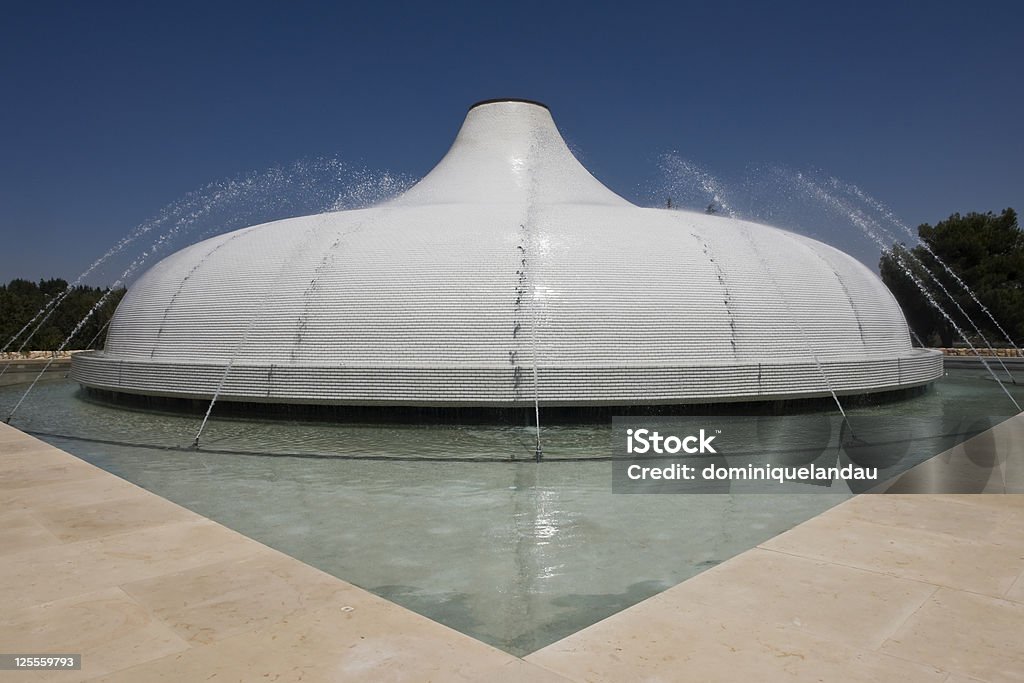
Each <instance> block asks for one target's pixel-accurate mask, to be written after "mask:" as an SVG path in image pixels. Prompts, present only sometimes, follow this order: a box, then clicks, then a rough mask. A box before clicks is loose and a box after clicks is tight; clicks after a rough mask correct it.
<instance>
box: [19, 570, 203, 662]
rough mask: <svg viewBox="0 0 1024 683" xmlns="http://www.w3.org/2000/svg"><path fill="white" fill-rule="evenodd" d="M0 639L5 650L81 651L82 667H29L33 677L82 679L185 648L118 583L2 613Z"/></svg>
mask: <svg viewBox="0 0 1024 683" xmlns="http://www.w3.org/2000/svg"><path fill="white" fill-rule="evenodd" d="M0 643H3V647H4V651H6V652H26V653H28V652H38V653H44V652H46V653H67V654H71V653H77V654H81V655H82V668H81V670H80V671H33V672H32V673H31V680H32V681H33V682H35V681H51V680H52V681H72V680H83V679H87V678H91V677H93V676H98V675H102V674H105V673H108V672H111V671H116V670H118V669H123V668H127V667H130V666H134V665H135V664H139V663H141V662H145V661H148V660H151V659H157V658H160V657H164V656H166V655H169V654H171V653H173V652H180V651H182V650H184V649H186V648H187V647H188V644H187V643H185V641H184V640H182V639H181V638H179V637H178V636H177V635H176V634H175V633H174V632H173V631H171V629H169V628H167V627H166V626H165V625H164V624H162V623H160V622H159V621H157V620H155V619H153V617H152V615H150V614H149V612H148V611H147V610H146V609H145V607H143V606H142V605H140V604H139V603H137V602H135V601H134V600H132V599H131V598H130V597H129V596H128V595H126V594H125V593H124V592H123V591H121V590H119V589H117V588H108V589H105V590H102V591H97V592H94V593H87V594H84V595H76V596H74V597H72V598H67V599H64V600H59V601H56V602H50V603H46V604H42V605H37V606H34V607H29V608H25V609H20V610H15V611H13V612H6V613H4V614H3V615H2V616H0ZM25 680H28V678H27V677H25Z"/></svg>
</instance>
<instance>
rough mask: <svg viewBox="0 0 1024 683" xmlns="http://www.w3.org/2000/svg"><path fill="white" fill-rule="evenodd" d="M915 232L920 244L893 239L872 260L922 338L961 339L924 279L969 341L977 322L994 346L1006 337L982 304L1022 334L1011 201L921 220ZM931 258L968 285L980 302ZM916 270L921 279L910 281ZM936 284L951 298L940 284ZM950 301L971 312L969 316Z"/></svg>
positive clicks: (1023, 311)
mask: <svg viewBox="0 0 1024 683" xmlns="http://www.w3.org/2000/svg"><path fill="white" fill-rule="evenodd" d="M917 234H918V237H920V238H921V242H922V244H919V245H917V246H915V247H913V248H912V249H908V248H907V247H906V245H903V244H896V245H894V246H893V247H892V249H889V250H887V251H884V252H883V253H882V259H881V262H880V263H879V271H880V273H881V275H882V280H883V281H884V282H885V284H886V285H887V286H888V287H889V289H890V290H891V291H892V293H893V295H894V296H895V297H896V300H897V301H899V303H900V306H901V307H902V308H903V312H904V314H905V315H906V316H907V322H908V324H909V325H910V327H911V329H913V330H914V331H915V332H916V333H917V335H918V336H919V337H920V338H921V339H922V340H923V341H924V342H925V343H928V344H941V345H942V346H952V345H953V344H954V342H959V341H961V340H960V339H959V335H957V333H956V331H955V330H954V328H953V326H952V325H951V324H950V323H949V321H947V320H946V319H945V317H944V316H943V315H942V314H941V313H939V312H938V311H937V310H936V309H935V307H934V306H933V305H932V304H931V303H930V302H929V301H928V297H927V296H926V295H925V294H924V293H922V292H921V286H923V287H924V288H925V289H926V290H927V291H928V293H930V294H931V297H932V298H934V300H935V301H936V302H937V303H938V304H939V305H940V306H942V308H943V310H945V312H946V313H947V314H948V315H949V317H950V318H952V319H953V321H955V323H956V325H957V326H959V327H960V328H961V329H962V330H963V331H964V332H965V333H966V334H967V335H968V337H970V338H971V341H972V343H975V344H978V343H981V340H980V339H978V338H977V334H976V333H975V332H974V326H975V325H976V326H977V327H978V328H979V329H980V330H981V331H982V333H983V334H984V335H985V336H986V337H987V338H988V340H989V341H990V343H992V345H993V346H1005V345H1006V338H1005V337H1004V336H1003V334H1002V333H1001V332H1000V331H999V330H998V329H997V328H996V325H995V324H994V323H993V322H992V320H991V318H989V316H988V315H986V314H985V312H984V310H982V307H981V305H983V306H984V307H985V308H987V309H988V310H989V312H990V313H991V314H992V317H994V318H995V319H996V321H998V323H999V325H1000V326H1001V327H1002V328H1003V330H1005V332H1006V334H1008V335H1009V336H1010V337H1011V338H1012V339H1013V341H1014V343H1016V344H1017V345H1018V346H1019V345H1021V343H1022V342H1024V232H1022V231H1021V229H1020V226H1019V225H1018V224H1017V213H1016V212H1015V211H1014V210H1013V209H1005V210H1004V211H1003V212H1002V213H999V214H994V213H992V212H988V213H969V214H966V215H964V216H961V215H960V214H958V213H956V214H953V215H952V216H950V217H949V218H948V219H946V220H944V221H940V222H939V223H936V224H935V225H934V226H931V225H928V224H927V223H925V224H923V225H921V226H920V227H918V229H917ZM938 259H941V260H942V262H943V263H944V264H945V266H948V267H949V269H950V270H952V271H953V272H954V273H956V274H957V275H958V276H959V278H960V279H961V280H962V281H963V283H964V284H965V285H967V286H968V287H970V289H971V290H972V291H973V292H974V294H975V296H976V297H977V299H978V301H980V302H981V305H979V304H978V303H976V302H975V301H974V299H973V298H972V297H971V295H970V294H969V293H968V292H967V291H966V290H965V289H964V287H963V286H962V285H961V284H960V283H958V282H957V280H956V278H955V277H953V276H952V275H951V274H950V273H949V272H948V271H947V270H946V268H945V267H944V266H943V263H939V261H938ZM911 274H912V275H911ZM915 278H916V279H917V281H918V282H919V283H920V285H919V284H917V283H915V282H914V280H915ZM936 280H938V282H940V283H941V284H942V287H940V286H939V284H937V283H936ZM943 287H944V288H945V289H946V290H947V291H948V292H949V295H951V296H952V298H953V299H954V300H955V303H954V302H953V301H951V300H950V296H947V294H946V293H945V292H943ZM957 304H959V309H963V311H964V312H965V313H966V314H967V316H969V317H970V320H969V321H968V320H967V319H965V317H964V315H963V314H962V313H961V312H960V310H959V309H958V307H957ZM971 323H973V325H972V324H971Z"/></svg>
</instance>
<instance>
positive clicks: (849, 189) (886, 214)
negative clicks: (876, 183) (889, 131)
mask: <svg viewBox="0 0 1024 683" xmlns="http://www.w3.org/2000/svg"><path fill="white" fill-rule="evenodd" d="M829 183H830V184H831V185H832V187H833V188H835V189H837V190H841V191H842V192H845V193H847V194H849V195H852V196H854V197H856V198H857V199H859V200H860V201H862V202H864V203H865V204H867V205H868V206H870V207H871V208H872V209H874V210H875V211H877V212H878V213H879V214H881V215H882V217H883V218H884V219H885V220H886V221H888V222H889V223H891V224H892V225H894V226H896V227H897V228H899V229H900V230H902V231H903V232H905V233H906V234H907V235H909V236H910V237H911V238H912V239H915V240H917V241H918V244H920V245H921V247H922V248H923V249H924V250H925V251H926V252H928V255H929V256H931V257H932V258H933V259H935V262H936V263H938V264H939V265H940V266H942V268H943V270H945V271H946V273H948V274H949V275H950V276H951V277H952V278H953V279H954V280H955V281H956V283H957V285H959V286H960V287H961V288H962V289H963V290H964V292H966V293H967V295H968V296H970V297H971V300H972V301H973V302H974V303H975V305H977V306H978V308H980V309H981V310H982V312H983V313H984V314H985V315H986V316H988V319H989V320H990V321H991V322H992V324H993V325H995V327H996V329H997V330H999V333H1000V334H1001V335H1003V337H1004V338H1005V339H1006V341H1007V342H1009V344H1010V346H1012V347H1013V349H1014V351H1016V353H1017V355H1018V356H1021V355H1024V353H1022V352H1021V349H1020V348H1018V346H1017V345H1016V344H1015V343H1014V342H1013V338H1012V337H1010V335H1009V334H1008V333H1007V332H1006V330H1004V329H1003V327H1002V325H1000V324H999V321H998V320H996V318H995V316H994V315H992V312H991V311H989V309H988V308H987V307H986V306H985V304H983V303H981V301H980V300H979V299H978V297H977V296H976V295H975V293H974V290H972V289H971V288H970V287H968V286H967V283H966V282H964V281H963V280H962V279H961V278H960V276H959V275H957V274H956V271H954V270H953V269H952V268H950V267H949V265H948V264H947V263H946V262H945V261H944V260H943V259H941V258H939V256H938V255H937V254H936V253H935V252H934V251H933V250H932V248H931V246H930V245H929V244H928V243H927V242H925V241H924V240H922V239H920V238H919V237H918V236H917V235H916V234H915V233H914V231H913V230H911V229H910V226H908V225H907V224H906V223H904V222H903V221H901V220H900V219H899V218H898V217H897V216H896V214H894V213H893V212H892V210H891V209H890V208H889V207H887V206H886V205H885V204H883V203H882V202H880V201H878V200H877V199H875V198H874V197H872V196H871V195H869V194H868V193H867V192H864V190H862V189H861V188H860V187H858V186H857V185H854V184H853V183H847V182H843V181H841V180H839V179H838V178H830V179H829ZM894 241H895V240H894ZM933 277H934V276H933ZM936 282H938V280H936ZM965 315H966V314H965Z"/></svg>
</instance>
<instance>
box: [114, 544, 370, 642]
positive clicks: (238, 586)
mask: <svg viewBox="0 0 1024 683" xmlns="http://www.w3.org/2000/svg"><path fill="white" fill-rule="evenodd" d="M122 588H123V589H124V590H125V592H127V593H128V594H129V595H131V596H132V597H134V598H135V599H136V600H138V601H139V602H140V603H142V604H144V605H145V606H146V607H147V608H148V609H149V610H150V611H151V612H152V613H153V614H154V615H155V616H156V617H157V618H158V619H160V620H162V621H163V622H165V623H166V624H167V625H168V626H170V627H171V628H172V629H174V631H175V632H176V633H178V634H180V635H181V636H182V637H183V638H185V639H186V640H188V641H189V642H191V643H203V644H205V643H211V642H213V641H216V640H223V639H224V638H227V637H230V636H233V635H237V634H238V633H243V632H246V631H253V630H255V629H257V628H259V627H262V626H266V625H268V624H272V623H276V622H279V621H283V620H285V619H288V618H290V617H293V616H295V615H298V614H301V613H303V612H304V611H309V610H312V609H316V608H321V607H323V606H325V605H335V606H337V607H341V606H344V605H348V606H352V605H354V604H356V603H365V602H366V596H367V595H368V594H367V593H365V591H362V590H361V589H358V588H356V587H354V586H352V585H350V584H347V583H345V582H344V581H341V580H339V579H337V578H335V577H333V576H330V575H328V574H325V573H323V572H321V571H319V570H317V569H314V568H312V567H310V566H308V565H305V564H303V563H301V562H299V561H297V560H295V559H293V558H291V557H288V556H287V555H283V554H279V553H273V552H268V553H265V554H260V555H257V556H255V557H251V558H246V559H242V560H231V561H228V562H221V563H218V564H213V565H204V566H202V567H197V568H195V569H190V570H187V571H183V572H178V573H175V574H165V575H162V576H158V577H156V578H153V579H147V580H145V581H137V582H134V583H128V584H124V585H123V586H122Z"/></svg>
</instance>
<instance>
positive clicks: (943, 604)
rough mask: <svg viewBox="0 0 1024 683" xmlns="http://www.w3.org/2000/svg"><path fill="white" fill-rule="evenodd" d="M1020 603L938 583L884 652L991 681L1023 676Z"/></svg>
mask: <svg viewBox="0 0 1024 683" xmlns="http://www.w3.org/2000/svg"><path fill="white" fill-rule="evenodd" d="M1022 634H1024V605H1021V604H1019V603H1014V602H1008V601H1006V600H999V599H996V598H990V597H986V596H983V595H974V594H972V593H965V592H964V591H955V590H948V589H941V590H939V591H937V592H936V593H935V595H933V596H932V597H931V598H930V599H929V600H928V602H926V603H925V605H924V606H923V607H922V608H921V609H920V610H919V611H918V612H917V613H916V614H915V615H914V616H913V617H911V618H910V619H909V620H908V621H907V623H906V624H904V626H903V627H902V628H901V629H900V630H899V631H898V632H897V633H896V634H895V635H894V636H893V637H892V638H890V639H889V640H887V641H886V642H885V644H884V645H883V646H882V648H881V650H882V652H885V653H888V654H891V655H894V656H897V657H901V658H903V659H908V660H912V661H918V662H929V663H930V664H933V665H936V666H940V667H942V668H944V669H946V670H948V671H951V672H954V673H958V674H962V675H966V676H973V677H975V678H981V679H983V680H986V681H991V682H992V683H999V682H1002V681H1024V639H1022Z"/></svg>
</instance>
